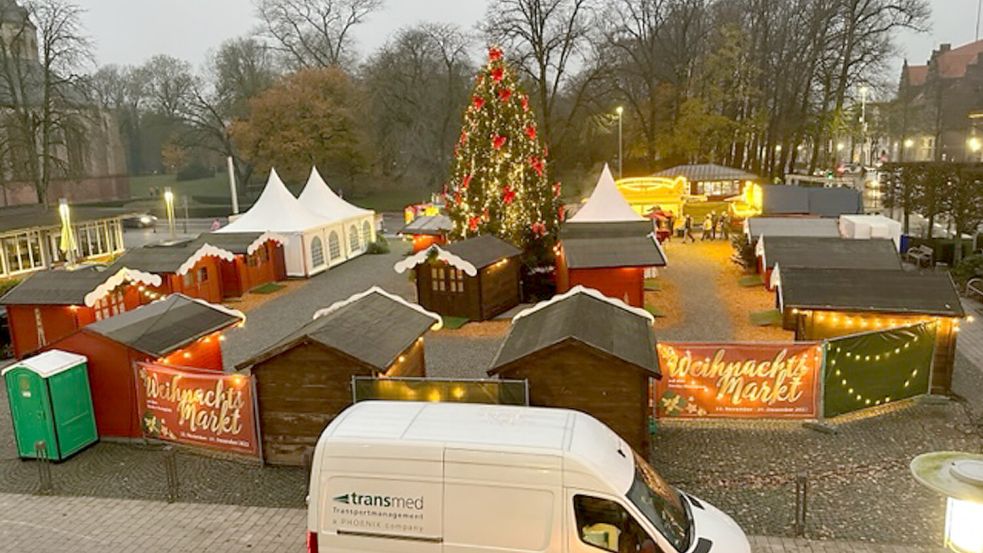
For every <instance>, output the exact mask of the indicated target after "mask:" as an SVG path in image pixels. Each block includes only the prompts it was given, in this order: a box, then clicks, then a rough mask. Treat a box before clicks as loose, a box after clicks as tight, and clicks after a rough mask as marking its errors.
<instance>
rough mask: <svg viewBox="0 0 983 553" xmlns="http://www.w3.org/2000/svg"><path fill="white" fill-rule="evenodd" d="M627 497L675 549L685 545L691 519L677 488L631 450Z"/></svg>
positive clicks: (688, 539) (679, 549) (686, 544)
mask: <svg viewBox="0 0 983 553" xmlns="http://www.w3.org/2000/svg"><path fill="white" fill-rule="evenodd" d="M628 500H629V501H631V502H632V503H633V504H634V505H635V507H638V510H639V511H641V512H642V514H643V515H645V518H647V519H649V521H650V522H651V523H652V525H653V526H655V528H656V529H657V530H658V531H659V532H661V533H662V535H663V536H665V537H666V539H667V540H669V543H671V544H672V545H673V546H674V547H675V548H676V550H677V551H686V549H688V548H689V542H690V531H691V523H690V518H689V513H688V512H687V511H686V507H685V505H684V504H683V500H682V498H680V496H679V492H678V491H676V489H675V488H673V487H672V486H670V485H669V484H668V483H667V482H666V481H665V480H663V479H662V477H661V476H659V473H657V472H655V469H653V468H652V467H651V466H650V465H649V464H648V463H647V462H645V459H642V458H641V457H640V456H639V455H638V454H637V453H635V479H634V481H633V482H632V483H631V488H629V489H628Z"/></svg>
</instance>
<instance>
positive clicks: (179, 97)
mask: <svg viewBox="0 0 983 553" xmlns="http://www.w3.org/2000/svg"><path fill="white" fill-rule="evenodd" d="M142 69H143V71H145V72H146V75H147V96H148V99H149V104H148V105H149V108H150V109H152V110H154V111H155V112H157V113H158V114H159V115H162V116H164V117H165V118H168V119H179V118H180V114H181V113H182V112H183V111H184V110H185V108H186V105H185V102H187V99H188V97H189V94H190V93H191V90H192V88H193V87H194V76H193V73H192V70H191V64H190V63H188V62H186V61H184V60H179V59H177V58H175V57H172V56H168V55H164V54H158V55H156V56H154V57H152V58H150V60H149V61H147V63H145V64H144V65H143V68H142Z"/></svg>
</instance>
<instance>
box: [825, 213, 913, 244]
mask: <svg viewBox="0 0 983 553" xmlns="http://www.w3.org/2000/svg"><path fill="white" fill-rule="evenodd" d="M840 234H841V235H842V236H843V237H844V238H854V239H859V240H864V239H870V238H890V239H891V240H893V241H894V247H895V248H898V249H900V248H901V234H902V233H901V223H900V222H898V221H895V220H894V219H891V218H888V217H885V216H883V215H840Z"/></svg>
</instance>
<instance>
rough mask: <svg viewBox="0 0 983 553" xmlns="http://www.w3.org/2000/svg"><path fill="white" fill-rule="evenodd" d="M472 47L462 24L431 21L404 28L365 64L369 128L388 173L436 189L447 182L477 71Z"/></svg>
mask: <svg viewBox="0 0 983 553" xmlns="http://www.w3.org/2000/svg"><path fill="white" fill-rule="evenodd" d="M468 45H469V40H468V38H467V37H466V36H465V34H464V33H463V32H462V31H461V30H460V29H459V28H458V27H456V26H454V25H450V24H438V23H425V24H421V25H417V26H414V27H409V28H405V29H402V30H400V31H399V32H397V34H396V36H395V37H394V38H393V39H392V40H391V41H389V42H388V43H387V44H386V45H385V46H383V47H382V48H381V49H380V50H379V51H378V52H377V53H376V54H375V55H373V56H372V57H371V58H369V60H368V61H367V62H366V63H365V65H364V66H363V68H362V70H361V75H362V86H363V87H364V89H365V91H366V95H367V99H368V104H367V113H368V117H367V119H368V120H369V122H370V123H369V130H368V132H369V133H370V135H371V136H372V140H371V143H372V144H375V152H374V154H375V156H374V157H375V163H376V164H377V166H378V168H379V170H380V172H381V173H382V174H384V175H387V176H388V175H391V176H393V178H395V179H397V180H398V179H402V178H404V177H409V178H414V179H416V178H418V179H421V180H423V181H424V182H425V184H426V185H427V186H428V187H431V188H432V187H435V186H436V185H437V184H439V183H441V182H444V179H446V177H447V172H448V166H449V164H450V161H451V154H452V151H453V145H454V143H455V141H456V140H457V138H458V137H457V134H456V133H457V130H458V128H459V121H460V116H461V113H462V112H463V110H464V106H465V104H466V103H467V96H468V91H469V87H470V78H471V74H472V72H473V69H472V67H471V63H470V61H469V60H468V55H467V48H468Z"/></svg>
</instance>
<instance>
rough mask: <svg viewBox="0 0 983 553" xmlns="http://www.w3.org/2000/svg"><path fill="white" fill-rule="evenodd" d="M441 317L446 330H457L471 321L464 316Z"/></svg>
mask: <svg viewBox="0 0 983 553" xmlns="http://www.w3.org/2000/svg"><path fill="white" fill-rule="evenodd" d="M441 318H442V319H443V320H444V328H445V329H447V330H457V329H459V328H461V327H462V326H464V325H466V324H468V323H469V322H471V321H470V319H465V318H464V317H450V316H447V315H444V316H442V317H441Z"/></svg>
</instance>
